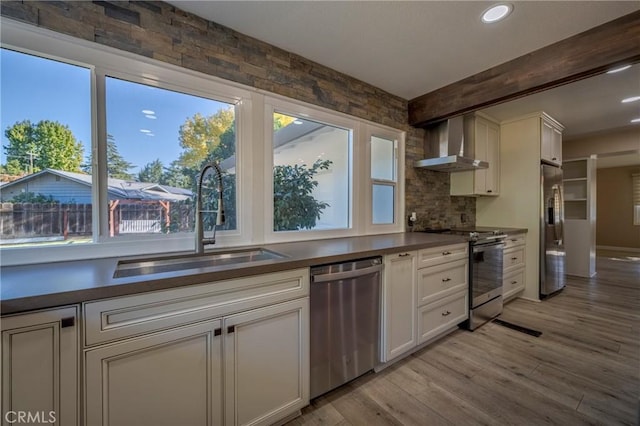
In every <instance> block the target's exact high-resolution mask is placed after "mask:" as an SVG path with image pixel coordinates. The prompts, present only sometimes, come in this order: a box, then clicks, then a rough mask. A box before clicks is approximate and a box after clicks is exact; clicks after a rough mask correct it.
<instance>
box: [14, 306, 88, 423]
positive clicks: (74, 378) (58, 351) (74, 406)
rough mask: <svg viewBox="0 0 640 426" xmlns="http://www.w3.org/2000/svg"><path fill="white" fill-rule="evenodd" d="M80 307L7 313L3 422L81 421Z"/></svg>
mask: <svg viewBox="0 0 640 426" xmlns="http://www.w3.org/2000/svg"><path fill="white" fill-rule="evenodd" d="M77 318H78V307H76V306H70V307H65V308H57V309H52V310H45V311H39V312H31V313H28V314H20V315H12V316H6V317H3V318H2V320H1V324H2V326H1V328H2V425H10V424H21V423H22V424H24V423H28V424H52V425H59V426H72V425H78V424H79V422H78V419H79V410H78V409H79V404H78V400H79V371H80V368H79V362H78V361H79V356H78V354H79V332H78V329H79V327H78V325H77Z"/></svg>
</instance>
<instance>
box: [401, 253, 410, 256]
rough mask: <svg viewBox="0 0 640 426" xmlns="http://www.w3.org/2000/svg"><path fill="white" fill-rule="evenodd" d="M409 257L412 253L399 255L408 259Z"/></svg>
mask: <svg viewBox="0 0 640 426" xmlns="http://www.w3.org/2000/svg"><path fill="white" fill-rule="evenodd" d="M407 256H411V253H402V254H399V255H398V257H407Z"/></svg>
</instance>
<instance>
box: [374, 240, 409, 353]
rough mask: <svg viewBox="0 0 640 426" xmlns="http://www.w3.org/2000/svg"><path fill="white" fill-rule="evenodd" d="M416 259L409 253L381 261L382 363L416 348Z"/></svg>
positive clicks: (395, 255) (389, 256)
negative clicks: (382, 266)
mask: <svg viewBox="0 0 640 426" xmlns="http://www.w3.org/2000/svg"><path fill="white" fill-rule="evenodd" d="M416 259H417V252H415V251H410V252H405V253H398V254H392V255H387V256H385V257H384V277H383V286H382V287H383V292H382V294H383V300H382V306H383V309H382V317H383V327H384V331H383V333H382V337H383V338H382V341H383V344H382V347H383V351H382V352H383V353H382V361H385V362H386V361H389V360H391V359H393V358H395V357H397V356H398V355H401V354H403V353H405V352H407V351H408V350H410V349H411V348H413V347H415V346H416V342H417V340H416V339H417V330H416V316H415V310H414V307H415V303H416Z"/></svg>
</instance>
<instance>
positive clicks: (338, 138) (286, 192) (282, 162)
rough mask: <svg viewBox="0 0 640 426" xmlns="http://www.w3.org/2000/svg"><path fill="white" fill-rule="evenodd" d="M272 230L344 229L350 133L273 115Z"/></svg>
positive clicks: (347, 211)
mask: <svg viewBox="0 0 640 426" xmlns="http://www.w3.org/2000/svg"><path fill="white" fill-rule="evenodd" d="M273 123H274V129H273V150H274V152H273V185H274V187H273V204H274V208H273V209H274V211H273V218H274V219H273V220H274V223H273V229H274V230H275V231H294V230H300V229H315V230H319V229H345V228H349V225H350V223H349V200H350V194H349V190H350V175H351V173H350V166H349V164H350V148H349V140H350V137H351V132H350V131H349V130H346V129H342V128H339V127H335V126H330V125H327V124H323V123H318V122H315V121H311V120H306V119H302V118H297V117H291V116H287V115H284V114H280V113H275V114H274V117H273Z"/></svg>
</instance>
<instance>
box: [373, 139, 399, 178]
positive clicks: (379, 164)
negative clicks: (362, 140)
mask: <svg viewBox="0 0 640 426" xmlns="http://www.w3.org/2000/svg"><path fill="white" fill-rule="evenodd" d="M394 157H395V156H394V141H392V140H388V139H383V138H379V137H377V136H371V178H372V179H382V180H395V158H394Z"/></svg>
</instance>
